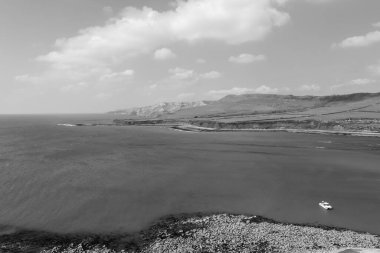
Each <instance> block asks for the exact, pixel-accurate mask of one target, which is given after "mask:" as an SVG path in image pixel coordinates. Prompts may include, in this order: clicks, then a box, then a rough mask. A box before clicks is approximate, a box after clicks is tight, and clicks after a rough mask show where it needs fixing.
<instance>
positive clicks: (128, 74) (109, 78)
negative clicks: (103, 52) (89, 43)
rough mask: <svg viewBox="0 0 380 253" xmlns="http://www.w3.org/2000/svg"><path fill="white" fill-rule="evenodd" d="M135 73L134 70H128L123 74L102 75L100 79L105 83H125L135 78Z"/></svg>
mask: <svg viewBox="0 0 380 253" xmlns="http://www.w3.org/2000/svg"><path fill="white" fill-rule="evenodd" d="M134 74H135V71H134V70H132V69H127V70H124V71H122V72H110V73H106V74H104V75H102V76H101V77H100V81H103V82H115V81H123V80H125V79H129V78H131V77H133V76H134Z"/></svg>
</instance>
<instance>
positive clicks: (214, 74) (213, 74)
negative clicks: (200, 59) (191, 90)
mask: <svg viewBox="0 0 380 253" xmlns="http://www.w3.org/2000/svg"><path fill="white" fill-rule="evenodd" d="M221 76H222V74H221V73H219V72H218V71H210V72H207V73H204V74H201V75H200V78H202V79H218V78H220V77H221Z"/></svg>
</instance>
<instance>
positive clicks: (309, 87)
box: [298, 84, 321, 91]
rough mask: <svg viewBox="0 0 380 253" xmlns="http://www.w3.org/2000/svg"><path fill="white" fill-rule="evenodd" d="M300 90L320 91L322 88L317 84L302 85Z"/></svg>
mask: <svg viewBox="0 0 380 253" xmlns="http://www.w3.org/2000/svg"><path fill="white" fill-rule="evenodd" d="M298 90H300V91H319V90H321V87H320V86H319V85H317V84H304V85H301V86H300V87H299V88H298Z"/></svg>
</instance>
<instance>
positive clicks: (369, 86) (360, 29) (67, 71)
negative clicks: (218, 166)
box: [0, 0, 380, 114]
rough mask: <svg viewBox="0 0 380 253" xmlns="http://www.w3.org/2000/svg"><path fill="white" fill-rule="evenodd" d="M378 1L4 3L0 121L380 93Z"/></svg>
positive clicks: (72, 0)
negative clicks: (244, 99)
mask: <svg viewBox="0 0 380 253" xmlns="http://www.w3.org/2000/svg"><path fill="white" fill-rule="evenodd" d="M379 10H380V1H378V0H366V1H359V0H255V1H253V0H188V1H182V0H178V1H173V0H162V1H157V0H155V1H154V0H113V1H109V0H108V1H107V0H82V1H77V0H65V1H58V0H49V1H48V0H34V1H26V0H0V32H1V34H0V37H1V39H0V56H1V57H0V63H1V66H2V68H1V75H0V91H1V92H0V113H1V114H19V113H25V114H28V113H97V112H99V113H102V112H107V111H111V110H116V109H122V108H128V107H136V106H146V105H152V104H156V103H160V102H171V101H198V100H215V99H219V98H221V97H223V96H225V95H228V94H246V93H268V94H284V95H285V94H293V95H332V94H348V93H356V92H380V11H379Z"/></svg>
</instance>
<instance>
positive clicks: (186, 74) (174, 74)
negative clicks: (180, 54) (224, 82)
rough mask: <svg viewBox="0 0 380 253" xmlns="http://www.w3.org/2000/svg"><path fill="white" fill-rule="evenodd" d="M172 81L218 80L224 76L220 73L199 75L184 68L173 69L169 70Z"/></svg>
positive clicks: (212, 72)
mask: <svg viewBox="0 0 380 253" xmlns="http://www.w3.org/2000/svg"><path fill="white" fill-rule="evenodd" d="M168 72H169V74H170V78H171V79H176V80H193V81H197V80H199V79H218V78H220V77H221V76H222V74H221V73H220V72H218V71H215V70H213V71H210V72H207V73H203V74H199V73H197V72H195V71H194V70H192V69H183V68H178V67H176V68H171V69H169V70H168Z"/></svg>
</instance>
